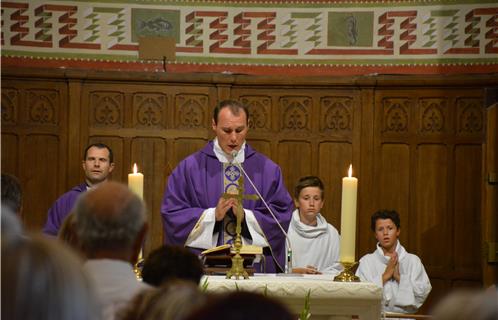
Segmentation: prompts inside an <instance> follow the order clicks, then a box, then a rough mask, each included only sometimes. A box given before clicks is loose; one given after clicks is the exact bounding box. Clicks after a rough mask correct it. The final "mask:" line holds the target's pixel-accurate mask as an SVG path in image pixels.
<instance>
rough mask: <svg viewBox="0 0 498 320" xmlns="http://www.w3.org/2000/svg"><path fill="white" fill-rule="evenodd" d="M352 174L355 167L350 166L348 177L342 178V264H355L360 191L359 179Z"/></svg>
mask: <svg viewBox="0 0 498 320" xmlns="http://www.w3.org/2000/svg"><path fill="white" fill-rule="evenodd" d="M352 173H353V165H350V166H349V170H348V177H344V178H342V202H341V256H340V261H341V262H355V242H356V194H357V190H358V179H356V178H355V177H352Z"/></svg>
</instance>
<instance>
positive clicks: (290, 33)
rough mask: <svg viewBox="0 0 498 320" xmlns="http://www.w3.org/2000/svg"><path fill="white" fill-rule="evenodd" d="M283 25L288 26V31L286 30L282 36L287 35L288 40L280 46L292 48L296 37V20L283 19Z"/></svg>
mask: <svg viewBox="0 0 498 320" xmlns="http://www.w3.org/2000/svg"><path fill="white" fill-rule="evenodd" d="M283 25H285V26H289V31H287V32H286V33H285V34H284V35H283V36H284V37H287V38H289V41H288V42H287V43H285V44H284V45H283V46H282V47H283V48H292V47H293V46H294V45H295V44H296V43H297V41H296V39H297V35H296V34H297V30H296V29H297V23H296V20H295V19H293V18H292V16H291V18H290V19H289V20H287V21H285V22H284V23H283Z"/></svg>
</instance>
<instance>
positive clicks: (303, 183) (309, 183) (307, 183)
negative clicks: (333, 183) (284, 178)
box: [294, 176, 324, 199]
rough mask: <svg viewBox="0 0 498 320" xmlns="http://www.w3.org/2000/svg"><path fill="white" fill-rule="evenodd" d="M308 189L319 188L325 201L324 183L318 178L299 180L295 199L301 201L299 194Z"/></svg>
mask: <svg viewBox="0 0 498 320" xmlns="http://www.w3.org/2000/svg"><path fill="white" fill-rule="evenodd" d="M308 187H317V188H319V189H320V191H321V196H322V199H323V190H324V187H323V182H322V180H320V178H318V177H316V176H306V177H302V178H301V179H299V181H298V183H297V185H296V188H295V189H294V198H296V199H299V194H300V193H301V190H303V189H304V188H308Z"/></svg>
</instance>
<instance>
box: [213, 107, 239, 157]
mask: <svg viewBox="0 0 498 320" xmlns="http://www.w3.org/2000/svg"><path fill="white" fill-rule="evenodd" d="M213 131H214V132H215V133H216V137H217V138H218V143H219V144H220V147H221V149H222V150H223V151H224V152H225V153H227V154H231V153H232V151H239V150H240V148H241V147H242V144H243V143H244V141H245V140H246V135H247V116H246V114H245V112H244V111H242V110H241V111H240V112H239V114H238V115H234V114H233V113H232V111H231V110H230V108H228V107H226V108H223V109H221V110H220V112H219V113H218V123H216V122H215V121H214V119H213Z"/></svg>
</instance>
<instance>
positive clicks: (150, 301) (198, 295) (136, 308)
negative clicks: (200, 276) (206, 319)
mask: <svg viewBox="0 0 498 320" xmlns="http://www.w3.org/2000/svg"><path fill="white" fill-rule="evenodd" d="M206 301H207V296H206V295H205V294H204V293H203V292H201V290H200V289H199V286H198V285H196V284H194V283H192V282H191V281H182V280H175V281H171V282H168V283H166V284H164V285H162V286H160V287H158V288H152V289H149V290H144V291H142V292H141V293H139V294H138V295H137V296H136V297H135V298H134V299H133V300H132V301H131V302H130V304H129V305H128V307H127V308H126V309H124V310H123V311H122V317H121V320H156V319H161V320H183V319H186V318H187V317H188V316H189V315H190V314H191V313H193V312H195V310H197V309H198V308H200V307H202V306H203V305H204V304H205V303H206Z"/></svg>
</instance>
